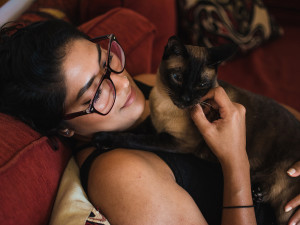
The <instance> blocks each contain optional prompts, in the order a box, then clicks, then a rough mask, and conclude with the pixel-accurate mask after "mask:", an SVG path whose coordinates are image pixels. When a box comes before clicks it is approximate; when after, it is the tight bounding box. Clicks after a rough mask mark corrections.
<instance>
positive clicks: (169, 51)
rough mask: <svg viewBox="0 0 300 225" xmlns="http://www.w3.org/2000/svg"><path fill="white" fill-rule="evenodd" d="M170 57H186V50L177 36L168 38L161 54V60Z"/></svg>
mask: <svg viewBox="0 0 300 225" xmlns="http://www.w3.org/2000/svg"><path fill="white" fill-rule="evenodd" d="M170 56H183V57H185V56H187V50H186V48H185V46H184V44H183V43H182V42H181V41H180V39H179V38H178V37H177V36H172V37H170V38H169V40H168V43H167V45H166V47H165V51H164V54H163V60H165V59H168V58H169V57H170Z"/></svg>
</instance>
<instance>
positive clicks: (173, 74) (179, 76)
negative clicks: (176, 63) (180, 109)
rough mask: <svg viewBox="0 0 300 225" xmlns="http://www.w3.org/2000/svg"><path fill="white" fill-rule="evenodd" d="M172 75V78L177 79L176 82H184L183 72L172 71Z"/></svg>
mask: <svg viewBox="0 0 300 225" xmlns="http://www.w3.org/2000/svg"><path fill="white" fill-rule="evenodd" d="M171 76H172V79H173V80H174V81H175V83H177V84H178V83H179V84H181V83H182V75H181V74H179V73H172V74H171Z"/></svg>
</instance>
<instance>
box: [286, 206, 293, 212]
mask: <svg viewBox="0 0 300 225" xmlns="http://www.w3.org/2000/svg"><path fill="white" fill-rule="evenodd" d="M292 209H293V208H292V207H287V208H285V212H289V211H291V210H292Z"/></svg>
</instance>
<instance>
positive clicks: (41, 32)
mask: <svg viewBox="0 0 300 225" xmlns="http://www.w3.org/2000/svg"><path fill="white" fill-rule="evenodd" d="M14 28H15V29H17V31H16V32H15V33H13V34H12V35H8V33H9V32H8V31H11V30H12V27H9V28H7V27H6V28H1V31H0V112H2V113H6V114H9V115H12V116H15V117H17V118H18V119H20V120H22V121H23V122H25V123H27V124H28V125H30V126H31V127H32V128H33V129H35V130H37V131H38V132H40V133H42V134H44V135H48V134H50V133H53V132H55V131H56V130H57V128H58V126H59V125H60V123H61V121H62V116H63V114H64V102H65V98H66V87H65V82H64V76H63V75H62V72H63V71H62V62H63V59H64V57H65V55H66V47H67V44H68V43H70V41H73V40H76V39H81V38H84V39H88V38H89V37H88V36H87V35H86V34H84V33H82V32H80V31H79V30H78V29H76V27H74V26H73V25H71V24H69V23H67V22H64V21H62V20H48V21H41V22H36V23H33V24H31V25H29V26H26V27H23V28H16V27H14Z"/></svg>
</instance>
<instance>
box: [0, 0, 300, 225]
mask: <svg viewBox="0 0 300 225" xmlns="http://www.w3.org/2000/svg"><path fill="white" fill-rule="evenodd" d="M265 3H266V5H267V6H268V7H269V9H270V12H271V13H274V16H275V17H276V19H277V20H278V22H279V23H280V25H282V26H283V28H284V31H285V34H284V36H283V37H281V38H278V39H276V40H274V41H272V42H269V43H266V44H264V45H263V46H261V47H259V48H257V49H255V50H253V51H251V52H250V53H248V54H247V55H243V56H239V57H238V58H235V59H234V60H232V61H231V62H229V63H227V64H225V65H223V66H221V68H220V69H219V78H221V79H223V80H226V81H229V82H231V83H232V84H235V85H237V86H240V87H244V88H246V89H248V90H251V91H254V92H256V93H260V94H263V95H266V96H269V97H272V98H274V99H276V100H277V101H279V102H281V103H284V104H287V105H289V106H292V107H294V108H295V109H297V110H299V111H300V101H299V99H298V98H299V97H300V88H299V87H298V86H299V84H300V76H299V75H300V69H299V65H298V63H299V58H298V57H297V56H298V54H299V52H300V45H299V43H298V40H299V39H300V27H299V21H300V16H299V15H300V14H299V12H300V4H299V3H298V2H297V0H289V1H287V2H284V3H282V1H280V0H276V1H274V0H268V1H267V0H266V1H265ZM118 7H121V8H118ZM41 8H43V10H41ZM45 8H46V9H47V10H45ZM49 8H55V9H57V10H59V11H60V12H63V13H64V14H61V13H60V14H59V15H60V16H61V15H63V16H62V17H63V18H64V19H66V20H69V21H70V22H72V23H74V24H76V25H79V28H80V29H81V30H83V31H85V32H87V33H88V34H89V35H90V36H97V35H102V34H106V33H111V32H114V33H115V34H116V35H117V37H118V40H119V41H120V43H121V44H122V46H123V47H124V50H125V53H126V57H127V58H126V60H127V64H126V68H127V70H128V71H129V72H130V73H131V74H132V75H137V74H139V73H155V71H156V68H157V66H158V64H159V61H160V58H161V55H162V52H163V48H164V45H165V44H166V42H167V39H168V37H169V36H171V35H173V34H175V33H176V25H177V21H176V18H177V17H176V3H175V2H174V0H155V1H151V3H149V2H148V1H146V0H139V1H134V0H124V1H117V0H113V1H104V0H101V1H100V0H99V1H92V0H90V1H88V0H86V1H79V0H68V1H63V0H60V1H50V0H48V1H47V0H43V1H42V0H41V1H35V3H34V5H33V6H32V7H31V9H30V10H29V11H27V12H26V13H25V14H24V15H23V16H22V17H21V19H22V20H23V21H25V20H26V21H27V22H32V21H34V20H37V19H45V18H49V17H52V16H57V15H58V14H57V12H58V11H55V12H54V13H53V11H51V10H50V11H49V10H48V9H49ZM126 8H129V9H126ZM37 12H38V13H37ZM26 21H25V22H26ZM0 121H1V126H0V177H1V178H0V180H1V185H0V199H1V201H0V224H7V225H9V224H30V225H38V224H47V223H48V221H49V217H50V213H51V209H52V207H53V203H54V200H55V196H56V192H57V188H58V185H59V181H60V178H61V174H62V172H63V170H64V168H65V166H66V164H67V162H68V160H69V159H70V156H71V150H70V149H69V148H68V147H67V146H65V145H63V144H62V143H60V148H59V149H58V150H56V151H54V150H52V148H51V144H50V142H49V140H48V139H47V138H46V137H42V136H41V135H40V134H38V133H37V132H35V131H33V130H32V129H31V128H30V127H28V126H27V125H25V124H23V123H22V122H20V121H18V120H16V119H14V118H12V117H10V116H8V115H4V114H0Z"/></svg>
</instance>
